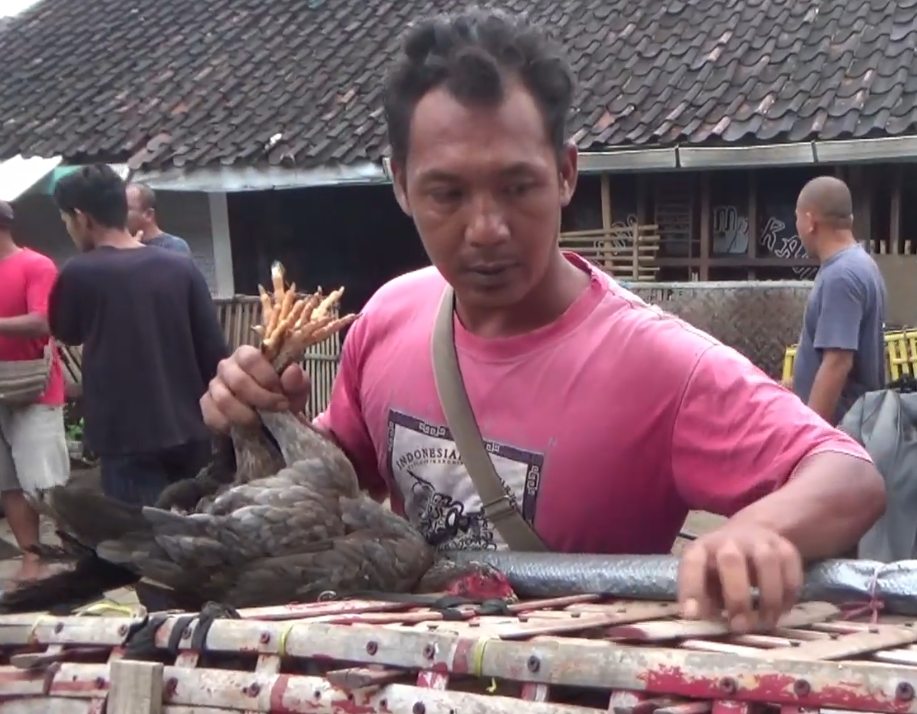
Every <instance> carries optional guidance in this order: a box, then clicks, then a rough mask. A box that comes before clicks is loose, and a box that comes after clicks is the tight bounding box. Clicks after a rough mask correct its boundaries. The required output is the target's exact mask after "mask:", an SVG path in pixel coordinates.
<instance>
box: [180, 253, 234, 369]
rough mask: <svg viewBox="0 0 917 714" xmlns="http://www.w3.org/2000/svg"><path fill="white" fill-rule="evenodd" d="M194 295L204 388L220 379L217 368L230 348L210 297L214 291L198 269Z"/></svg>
mask: <svg viewBox="0 0 917 714" xmlns="http://www.w3.org/2000/svg"><path fill="white" fill-rule="evenodd" d="M189 273H190V275H191V292H190V305H189V310H190V316H191V334H192V336H193V339H194V351H195V354H196V356H197V365H198V369H199V370H200V372H201V379H203V381H204V384H205V385H206V384H210V380H211V379H213V378H214V377H215V376H216V373H217V365H219V363H220V361H221V360H223V359H225V358H226V357H228V356H229V346H228V345H227V344H226V337H225V336H224V335H223V328H222V327H221V326H220V320H219V318H218V317H217V311H216V305H214V304H213V298H212V297H211V295H210V289H209V288H208V287H207V282H206V281H205V280H204V276H203V275H201V273H200V271H199V270H198V269H197V268H194V267H192V269H191V270H190V271H189Z"/></svg>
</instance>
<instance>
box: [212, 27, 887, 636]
mask: <svg viewBox="0 0 917 714" xmlns="http://www.w3.org/2000/svg"><path fill="white" fill-rule="evenodd" d="M572 99H573V73H572V71H571V69H570V67H569V65H568V64H567V62H566V60H565V59H564V55H563V52H562V50H561V48H559V47H557V46H555V45H553V44H552V43H551V42H550V41H548V40H547V39H546V38H545V37H544V36H543V35H542V34H541V32H540V31H539V30H537V29H536V28H533V27H531V26H529V25H526V24H525V23H524V22H523V21H521V20H515V19H512V18H510V17H508V16H506V15H504V14H502V13H499V12H491V11H483V10H470V11H468V12H466V13H463V14H461V15H453V16H441V17H438V18H435V19H433V20H431V21H427V22H421V23H418V24H417V25H416V26H415V27H414V28H412V29H411V30H410V32H409V34H408V36H407V39H406V41H405V50H404V53H403V54H402V56H401V58H400V59H399V62H398V64H397V66H396V67H395V68H394V69H393V71H392V74H391V76H390V78H389V81H388V84H387V87H386V92H385V116H386V120H387V124H388V132H389V140H390V144H391V147H392V168H393V172H394V188H395V195H396V198H397V200H398V201H399V203H400V205H401V207H402V208H403V209H404V211H405V212H406V213H407V214H408V215H410V216H411V217H412V218H413V220H414V222H415V225H416V226H417V230H418V232H419V234H420V237H421V240H422V242H423V244H424V247H425V249H426V251H427V254H428V255H429V257H430V260H431V262H432V264H433V267H430V268H425V269H423V270H419V271H416V272H414V273H410V274H408V275H404V276H402V277H399V278H396V279H395V280H392V281H391V282H390V283H388V284H387V285H385V286H383V287H382V288H381V289H380V290H379V291H378V292H377V293H376V294H375V296H373V298H372V299H371V300H370V301H369V303H368V304H367V305H366V308H365V310H364V311H363V316H362V318H361V319H360V320H358V321H357V322H356V323H355V324H354V326H353V327H352V328H351V330H350V333H349V334H348V336H347V339H346V341H345V344H344V349H343V355H342V357H341V364H340V372H339V374H338V377H337V380H336V382H335V385H334V389H333V392H332V396H331V402H330V405H329V407H328V409H327V410H326V411H325V413H324V414H322V415H320V416H319V417H318V419H317V420H316V425H317V427H318V428H319V429H321V430H323V431H324V432H326V433H327V434H328V435H329V436H330V437H331V438H333V439H335V440H336V441H337V442H338V443H340V445H341V446H342V448H343V449H344V450H345V451H346V452H347V453H348V455H349V456H350V457H351V458H352V460H353V462H354V464H355V465H356V467H357V471H358V473H359V474H360V475H361V478H362V480H363V485H364V486H365V488H366V489H367V490H369V491H370V492H372V493H374V494H376V495H378V496H380V497H381V496H383V495H384V494H386V493H389V494H390V495H391V498H392V504H393V507H394V508H395V509H396V510H397V511H399V512H401V513H403V514H405V515H406V516H407V517H408V518H409V519H410V520H411V521H412V522H413V523H414V524H415V525H417V526H418V527H419V528H420V529H421V530H422V531H423V532H424V533H425V534H426V536H427V537H428V538H429V539H430V540H431V542H434V543H436V544H437V545H439V546H441V547H443V548H468V549H480V548H485V549H488V548H499V547H501V546H502V545H503V543H502V542H501V539H500V537H499V534H498V533H497V531H496V529H495V528H494V527H493V524H492V523H491V522H490V521H489V520H488V519H487V518H486V517H485V516H484V514H483V513H482V505H481V500H480V498H479V496H478V494H477V491H476V489H475V487H474V484H473V483H472V482H471V480H470V479H469V477H468V475H467V472H466V471H465V469H464V467H463V466H462V462H461V459H460V457H459V456H458V454H457V451H456V447H455V443H454V441H453V440H452V438H451V435H450V432H449V430H448V428H447V427H446V421H445V418H444V416H443V411H442V408H441V406H440V403H439V400H438V398H437V392H436V388H435V383H434V378H433V369H432V365H431V356H430V354H431V353H430V341H431V333H432V328H433V323H434V317H435V314H436V311H437V307H438V304H439V302H440V298H441V296H442V293H443V289H444V288H445V286H446V284H447V282H448V283H449V284H451V286H452V287H453V288H454V290H455V295H456V310H455V312H456V315H455V339H456V346H457V351H458V356H459V364H460V368H461V373H462V376H463V378H464V381H465V386H466V389H467V392H468V397H469V401H470V404H471V407H472V409H473V411H474V414H475V416H476V420H477V422H478V425H479V427H480V429H481V432H482V434H483V436H484V438H485V439H486V440H487V441H488V446H489V449H488V450H489V451H490V453H491V455H492V461H493V463H494V465H495V467H496V470H497V472H498V474H499V476H500V477H501V479H502V480H503V481H504V484H505V487H506V489H507V490H508V491H509V492H510V496H511V501H512V502H513V503H514V504H515V507H516V508H518V509H519V510H520V511H521V513H522V515H523V516H524V518H525V519H526V520H527V521H529V523H531V524H532V525H533V526H534V529H535V530H536V532H537V533H538V535H539V536H540V537H541V539H542V540H543V541H544V543H545V544H546V546H547V547H548V548H550V549H552V550H555V551H562V552H593V553H665V552H668V551H669V549H670V548H671V547H672V544H673V542H674V540H675V538H676V536H677V533H678V530H679V527H680V526H681V524H682V523H683V521H684V518H685V516H686V514H687V512H688V511H689V509H702V510H708V511H713V512H715V513H720V514H724V515H727V516H730V517H731V518H730V520H729V521H728V522H727V523H726V524H725V525H724V526H722V527H721V528H719V529H718V530H716V531H714V532H712V533H709V534H706V535H704V536H702V537H701V538H699V539H698V540H696V541H695V542H693V543H692V544H691V545H690V546H689V547H688V548H686V549H685V551H684V555H683V561H682V567H681V570H680V582H679V598H680V602H681V604H682V608H683V610H684V613H685V615H686V616H687V617H700V616H708V615H712V614H714V613H718V611H719V610H720V609H721V608H723V607H725V609H726V610H727V612H728V616H729V619H730V622H731V624H732V626H733V627H734V628H735V629H737V630H744V629H747V628H748V627H750V626H751V625H752V624H754V622H755V620H756V619H757V621H758V622H759V623H760V624H763V625H768V624H772V623H773V622H774V621H775V620H776V618H777V617H778V615H779V614H780V612H781V611H783V610H784V609H786V608H787V607H788V606H789V605H790V604H791V603H792V602H793V600H794V599H795V597H796V593H797V590H798V588H799V587H800V584H801V582H802V562H803V560H807V559H814V558H824V557H827V556H831V555H836V554H838V553H840V552H842V551H844V550H845V549H847V548H849V547H850V546H852V545H854V544H855V543H856V542H857V541H858V539H859V537H860V536H861V535H862V534H863V533H865V532H866V530H867V529H868V528H869V527H870V526H871V524H872V523H874V522H875V520H876V519H877V518H878V517H879V516H880V514H881V513H882V511H883V509H884V503H885V501H884V499H885V492H884V486H883V483H882V479H881V478H880V476H879V474H878V473H877V471H876V469H875V468H874V466H873V465H872V463H871V461H870V459H869V457H868V456H867V454H866V453H865V451H864V450H863V449H862V448H860V447H859V446H858V445H857V444H856V443H854V442H853V441H852V440H851V439H849V438H848V437H846V436H844V435H843V434H841V433H840V432H838V431H836V430H835V429H833V428H831V427H830V426H829V425H828V424H827V423H826V422H824V421H823V420H822V419H821V418H820V417H818V416H817V415H816V414H815V413H814V412H812V411H811V410H809V409H808V408H807V407H806V406H805V405H803V404H802V403H801V402H800V401H799V400H798V399H797V398H796V397H795V396H793V395H792V394H791V393H790V392H788V391H787V390H785V389H783V388H782V387H781V386H780V385H778V384H776V383H775V382H773V381H772V380H771V379H769V378H768V377H767V376H766V375H765V374H763V373H762V372H761V371H759V370H758V369H756V368H755V367H754V366H753V365H752V364H750V363H749V362H748V360H746V359H745V358H744V357H742V356H741V355H739V354H738V353H737V352H735V351H734V350H732V349H730V348H728V347H725V346H723V345H722V344H720V343H718V342H717V341H716V340H714V339H713V338H711V337H709V336H708V335H706V334H704V333H702V332H700V331H698V330H695V329H693V328H691V327H690V326H689V325H687V324H685V323H684V322H681V321H680V320H678V319H676V318H674V317H671V316H669V315H666V314H664V313H662V312H661V311H659V310H657V309H655V308H652V307H649V306H647V305H646V304H645V303H643V302H642V301H641V300H639V299H638V298H636V297H635V296H634V295H632V294H631V293H629V292H628V291H626V290H624V289H623V288H621V287H620V286H618V285H616V284H615V282H614V281H613V280H611V279H610V278H608V277H607V276H605V275H604V274H602V273H600V272H598V271H597V270H595V269H594V268H592V267H591V266H590V265H588V264H587V263H585V262H584V261H582V260H580V259H579V258H577V257H576V256H573V255H568V254H564V253H562V252H561V251H560V250H559V249H558V244H557V236H558V230H559V226H560V216H561V209H562V208H563V207H564V206H566V205H567V204H568V203H569V201H570V199H571V197H572V195H573V191H574V188H575V185H576V177H577V152H576V148H575V146H574V145H573V144H572V143H570V142H567V141H566V137H567V128H566V119H567V116H568V113H569V110H570V106H571V103H572ZM308 391H309V387H308V380H307V378H306V377H305V375H304V374H303V372H302V370H301V369H299V368H298V367H296V368H291V369H290V370H288V371H287V372H285V373H284V374H283V375H282V376H281V377H278V376H277V375H275V374H273V372H272V371H271V368H270V365H268V363H267V362H266V361H265V360H264V359H263V358H262V357H261V355H260V354H259V353H258V352H257V351H256V350H254V349H252V348H240V349H239V350H238V351H237V352H236V353H235V354H234V355H233V356H232V357H231V358H229V359H227V360H224V361H223V362H222V363H221V364H220V368H219V370H218V374H217V377H216V378H215V379H214V380H213V381H212V382H211V384H210V388H209V391H208V393H207V394H206V395H205V396H204V397H203V398H202V400H201V408H202V410H203V412H204V417H205V421H206V422H207V423H208V424H209V425H210V426H211V427H213V428H214V429H217V430H225V429H227V428H228V427H229V426H230V425H231V424H233V423H236V424H246V423H253V422H255V421H256V420H257V417H256V416H255V413H254V411H253V407H254V408H264V409H277V408H286V407H292V408H294V409H302V408H303V407H304V405H305V403H306V400H307V397H308ZM752 586H757V587H758V588H759V590H760V598H759V604H758V610H757V611H755V610H754V606H753V602H752Z"/></svg>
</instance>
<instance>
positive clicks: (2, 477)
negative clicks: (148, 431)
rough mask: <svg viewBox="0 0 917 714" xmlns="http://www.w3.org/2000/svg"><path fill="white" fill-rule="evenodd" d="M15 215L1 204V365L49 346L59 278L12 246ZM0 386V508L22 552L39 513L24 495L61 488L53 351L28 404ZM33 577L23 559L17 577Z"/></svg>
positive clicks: (58, 377) (47, 263)
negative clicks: (44, 380)
mask: <svg viewBox="0 0 917 714" xmlns="http://www.w3.org/2000/svg"><path fill="white" fill-rule="evenodd" d="M13 217H14V216H13V208H12V206H10V204H8V203H5V202H3V201H0V362H19V361H23V360H29V361H31V360H40V359H42V358H43V357H44V355H45V349H46V347H47V345H48V340H49V337H48V335H49V329H48V295H49V294H50V292H51V287H52V286H53V285H54V281H55V280H56V279H57V266H55V265H54V261H52V260H51V259H50V258H48V257H46V256H44V255H41V254H40V253H36V252H35V251H33V250H29V249H28V248H20V247H19V246H18V245H16V242H15V241H14V240H13V235H12V226H13ZM2 392H3V384H2V380H0V503H2V504H3V510H4V512H5V514H6V519H7V521H8V522H9V524H10V529H11V530H12V531H13V536H14V537H15V538H16V542H17V544H18V545H19V547H20V548H27V547H29V546H34V545H36V544H37V543H38V532H39V528H38V526H39V523H38V513H37V512H36V511H35V510H34V509H33V508H32V507H31V505H30V504H29V502H28V500H27V496H29V495H34V494H35V493H36V492H39V491H43V490H46V489H48V488H51V487H52V486H59V485H60V484H63V483H66V481H67V479H68V478H69V477H70V455H69V453H68V452H67V441H66V435H65V432H64V374H63V370H62V369H61V364H60V358H59V355H58V353H57V350H56V349H53V348H52V355H51V363H50V372H49V374H48V384H47V389H46V390H45V392H44V394H42V395H41V396H40V397H38V399H37V400H35V401H34V402H33V403H32V402H30V403H25V404H23V403H20V402H19V401H18V400H16V401H13V400H10V399H8V398H4V397H3V395H2ZM38 574H39V567H38V559H37V558H36V557H35V556H32V555H30V554H26V555H25V556H24V559H23V563H22V567H21V569H20V572H19V575H18V576H17V577H22V578H32V577H36V576H37V575H38Z"/></svg>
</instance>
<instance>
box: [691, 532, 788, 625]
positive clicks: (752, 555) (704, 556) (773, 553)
mask: <svg viewBox="0 0 917 714" xmlns="http://www.w3.org/2000/svg"><path fill="white" fill-rule="evenodd" d="M802 584H803V564H802V558H801V557H800V554H799V551H798V550H797V549H796V547H795V546H794V545H793V544H792V543H790V541H788V540H787V539H786V538H784V537H782V536H780V535H779V534H777V533H775V532H773V531H771V530H768V529H766V528H762V527H758V526H748V525H740V524H734V525H733V524H730V523H726V524H725V525H723V526H722V527H721V528H719V529H717V530H715V531H711V532H710V533H707V534H706V535H703V536H700V537H699V538H698V539H697V540H695V541H692V542H691V543H690V544H688V545H687V546H686V547H685V549H684V551H682V556H681V563H680V564H679V568H678V602H679V605H680V606H681V611H682V615H683V616H684V617H686V618H688V619H697V618H704V619H708V618H711V619H719V618H720V617H721V615H722V613H723V611H724V610H725V615H726V619H727V621H728V622H729V627H730V629H731V630H733V631H736V632H747V631H749V630H751V629H753V628H761V629H768V628H772V627H774V626H775V625H776V624H777V620H778V619H779V618H780V616H781V615H782V614H783V613H785V612H786V611H787V610H789V609H790V608H791V607H793V605H794V604H795V602H796V598H797V597H798V596H799V592H800V590H801V589H802ZM755 586H757V588H758V602H757V607H755V603H754V602H753V600H752V587H755Z"/></svg>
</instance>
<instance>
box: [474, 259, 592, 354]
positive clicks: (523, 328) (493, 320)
mask: <svg viewBox="0 0 917 714" xmlns="http://www.w3.org/2000/svg"><path fill="white" fill-rule="evenodd" d="M588 286H589V275H587V274H586V273H584V272H583V271H582V270H580V269H579V268H577V267H576V266H575V265H573V264H572V263H571V262H570V261H568V260H567V259H566V258H565V257H564V256H563V254H562V253H561V252H560V251H559V250H558V251H557V255H556V257H555V258H554V259H553V260H552V262H551V266H550V267H549V268H548V271H547V272H546V273H545V277H544V279H543V280H542V281H541V283H540V284H539V285H537V286H535V288H534V289H533V290H532V291H531V292H530V293H529V294H528V295H527V296H526V297H525V298H524V299H523V300H521V301H520V302H519V303H517V304H515V305H512V306H510V307H507V308H505V309H503V310H493V309H490V310H486V311H484V310H477V309H474V308H472V309H468V307H466V306H463V305H462V304H461V301H460V299H458V298H457V299H456V303H457V304H456V311H457V312H458V316H459V319H460V320H461V321H462V324H463V325H464V326H465V329H466V330H468V331H469V332H471V333H472V334H474V335H477V336H479V337H484V338H499V337H512V336H514V335H522V334H525V333H527V332H532V331H533V330H537V329H538V328H540V327H544V326H545V325H549V324H551V323H552V322H554V321H555V320H557V319H558V318H559V317H560V316H561V315H563V314H564V312H566V310H567V308H568V307H570V305H572V304H573V302H574V301H575V300H576V299H577V298H578V297H579V296H580V295H581V294H582V293H583V291H584V290H586V288H587V287H588Z"/></svg>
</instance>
